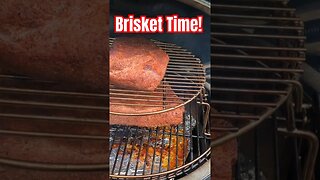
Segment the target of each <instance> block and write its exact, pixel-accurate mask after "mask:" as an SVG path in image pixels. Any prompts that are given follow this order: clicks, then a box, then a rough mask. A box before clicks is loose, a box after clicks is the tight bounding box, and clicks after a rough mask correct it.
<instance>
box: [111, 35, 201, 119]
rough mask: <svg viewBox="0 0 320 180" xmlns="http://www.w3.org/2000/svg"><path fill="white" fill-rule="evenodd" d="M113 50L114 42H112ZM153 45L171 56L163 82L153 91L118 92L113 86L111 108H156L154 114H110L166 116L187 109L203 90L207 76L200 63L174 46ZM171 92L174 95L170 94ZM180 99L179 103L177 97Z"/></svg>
mask: <svg viewBox="0 0 320 180" xmlns="http://www.w3.org/2000/svg"><path fill="white" fill-rule="evenodd" d="M109 41H110V46H112V43H113V41H114V38H111V39H109ZM153 42H154V43H155V44H156V45H157V46H158V47H160V48H161V49H163V50H164V51H165V52H166V53H167V54H168V56H169V58H170V60H169V64H168V67H167V71H166V74H165V77H164V79H163V80H162V82H161V84H160V86H159V87H158V88H157V89H156V90H155V91H154V92H150V91H136V90H127V89H119V88H116V87H114V86H113V85H111V87H110V104H111V105H126V106H142V107H156V108H154V109H153V110H151V112H136V113H124V112H118V111H117V110H114V109H112V108H111V109H110V111H111V112H110V113H111V114H118V115H150V114H156V113H163V112H166V111H170V110H173V109H176V108H178V107H181V106H184V105H185V104H187V103H188V102H190V101H192V100H193V99H194V98H195V97H197V96H198V95H199V94H200V92H201V90H202V89H203V88H204V83H205V72H204V68H203V65H202V64H201V61H200V59H198V58H196V57H195V56H194V55H192V54H191V53H190V52H188V51H187V50H186V49H183V48H182V47H179V46H177V45H175V44H171V43H163V42H159V41H154V40H153ZM171 89H172V90H173V91H174V92H173V91H171ZM175 95H177V96H179V99H180V100H177V98H175V97H174V96H175Z"/></svg>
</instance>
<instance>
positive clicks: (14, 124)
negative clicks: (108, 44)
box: [0, 75, 108, 171]
mask: <svg viewBox="0 0 320 180" xmlns="http://www.w3.org/2000/svg"><path fill="white" fill-rule="evenodd" d="M63 89H64V90H63ZM0 92H1V93H0V134H1V142H2V143H1V151H0V164H5V165H11V166H18V167H22V168H31V169H38V170H39V169H40V170H59V171H93V170H94V171H106V169H108V166H107V163H106V162H105V155H106V152H105V150H103V149H102V148H101V147H104V146H105V148H107V144H106V141H107V139H108V137H107V132H106V131H105V130H106V129H107V127H106V124H107V123H108V122H107V120H106V114H105V113H106V111H108V108H107V106H106V100H107V95H105V94H95V93H84V92H74V91H67V90H66V89H65V88H61V87H59V86H58V85H57V84H56V83H53V82H46V81H41V80H34V79H30V78H28V77H22V76H13V75H0ZM81 146H86V147H87V149H88V151H95V154H94V156H92V157H91V158H92V159H91V160H89V159H87V158H86V157H88V154H86V152H84V151H82V150H81V149H82V148H81ZM46 148H48V149H50V150H51V151H53V152H54V151H58V152H59V153H51V154H50V153H47V152H48V149H46ZM99 149H100V150H101V151H99ZM43 152H44V153H43ZM89 153H90V152H89ZM73 154H77V156H73Z"/></svg>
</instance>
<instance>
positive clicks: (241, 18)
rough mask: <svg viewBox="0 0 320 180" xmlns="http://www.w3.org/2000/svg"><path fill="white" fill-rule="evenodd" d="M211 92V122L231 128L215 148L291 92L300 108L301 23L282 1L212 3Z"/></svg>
mask: <svg viewBox="0 0 320 180" xmlns="http://www.w3.org/2000/svg"><path fill="white" fill-rule="evenodd" d="M212 11H213V14H212V16H211V19H212V24H211V27H212V31H213V32H212V33H211V43H212V44H211V48H212V52H213V53H212V61H211V63H212V66H211V72H212V76H211V80H212V85H211V87H212V88H211V94H212V97H213V98H212V101H211V104H212V107H214V108H215V110H213V111H212V112H211V116H212V117H213V119H217V118H218V119H219V118H220V119H225V120H228V121H230V122H232V124H233V126H234V127H232V128H226V127H219V126H215V125H214V120H213V126H211V127H212V131H213V132H214V131H216V132H225V136H222V137H219V138H216V139H214V140H213V143H212V145H213V146H216V145H218V144H221V143H223V142H225V141H227V140H230V139H231V138H234V137H237V136H239V135H241V134H243V133H245V132H247V131H249V130H250V129H252V128H254V127H255V126H257V125H258V124H260V123H261V122H262V121H263V120H265V119H266V118H267V117H269V116H270V115H272V113H273V112H274V111H275V110H276V109H278V108H279V107H280V106H281V105H282V104H283V103H284V102H285V101H286V99H287V98H288V96H289V95H291V94H292V92H294V94H295V95H296V96H297V98H295V100H296V101H295V108H296V110H297V111H300V110H301V104H302V88H301V85H300V83H299V82H298V81H297V78H298V77H299V73H301V72H302V69H301V68H300V65H301V62H302V61H304V59H305V49H304V40H305V37H304V30H303V23H302V22H301V21H300V20H299V18H297V17H295V15H294V9H291V8H288V7H287V5H286V3H284V2H281V1H250V0H249V1H219V0H218V1H215V3H214V4H213V6H212Z"/></svg>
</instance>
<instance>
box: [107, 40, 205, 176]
mask: <svg viewBox="0 0 320 180" xmlns="http://www.w3.org/2000/svg"><path fill="white" fill-rule="evenodd" d="M112 42H113V39H111V40H110V45H112ZM154 43H155V44H156V45H158V46H159V47H160V48H161V49H163V50H164V51H165V52H166V53H167V54H168V56H169V58H170V60H169V64H168V68H167V71H166V74H165V77H164V79H163V81H162V83H161V85H160V86H159V87H158V88H157V90H155V91H154V92H149V91H134V90H125V89H117V88H115V87H114V86H112V85H111V89H110V100H111V101H110V103H111V105H112V100H121V103H120V105H132V106H160V107H162V109H161V110H159V111H152V112H142V113H141V112H140V113H139V112H138V113H134V114H132V113H119V112H113V111H112V110H111V112H110V114H115V115H122V116H142V117H143V116H146V115H147V116H148V115H153V114H159V113H166V112H168V111H171V110H174V109H176V108H179V107H182V106H183V107H184V108H185V113H184V118H183V123H182V124H180V125H177V126H170V127H157V128H139V127H128V126H118V125H116V126H113V127H112V128H111V131H110V141H109V142H110V148H109V151H110V176H111V177H112V178H114V179H120V178H147V179H148V178H150V179H152V178H161V179H165V178H174V177H179V176H181V175H185V173H186V172H190V171H192V170H194V169H195V168H197V167H198V166H199V165H201V164H203V163H204V162H206V161H207V159H208V158H209V155H210V148H209V146H210V134H208V133H207V131H208V130H209V129H208V127H209V126H208V118H209V110H210V106H209V104H207V103H206V102H205V101H206V97H205V90H204V83H205V72H204V68H203V65H202V64H201V61H200V59H198V58H196V57H195V56H194V55H192V54H191V53H190V52H188V51H187V50H186V49H183V48H182V47H179V46H177V45H175V44H172V43H163V42H158V41H154ZM169 87H170V88H171V89H172V90H173V91H174V93H175V94H176V95H177V96H178V97H179V99H180V100H179V101H173V100H175V99H170V95H171V94H170V93H171V92H170V91H168V88H169ZM166 97H169V98H166ZM150 98H158V99H159V98H160V99H161V104H159V102H158V101H159V100H158V101H157V100H154V101H152V102H151V103H150V101H149V99H150ZM162 98H163V99H162ZM137 102H138V103H137ZM118 104H119V103H116V105H118Z"/></svg>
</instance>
